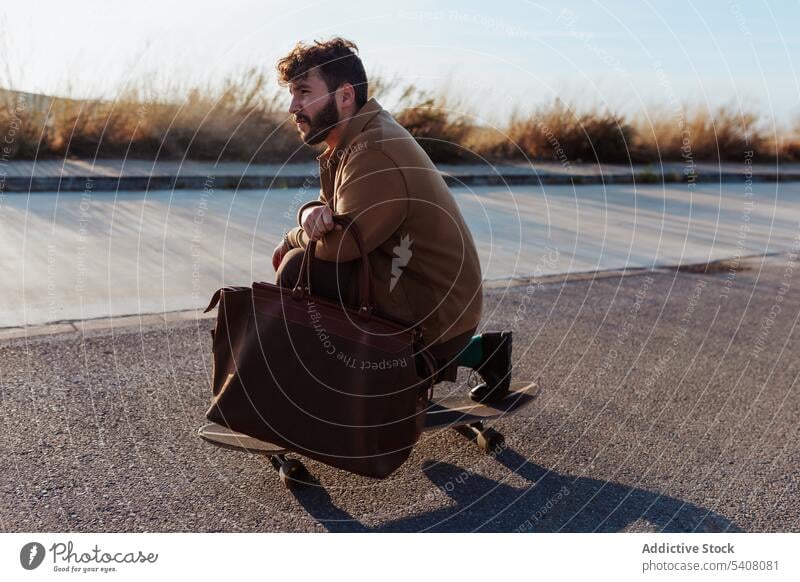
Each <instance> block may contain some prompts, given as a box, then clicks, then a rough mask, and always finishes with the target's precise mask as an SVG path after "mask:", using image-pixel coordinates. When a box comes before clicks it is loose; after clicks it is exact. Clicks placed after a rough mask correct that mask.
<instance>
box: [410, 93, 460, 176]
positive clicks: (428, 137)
mask: <svg viewBox="0 0 800 582" xmlns="http://www.w3.org/2000/svg"><path fill="white" fill-rule="evenodd" d="M400 105H401V107H402V109H400V110H399V111H398V112H397V113H396V114H395V118H396V119H397V121H398V122H399V123H400V124H401V125H402V126H403V127H405V128H406V129H407V130H408V131H409V133H410V134H411V135H413V136H414V138H415V139H416V140H417V142H418V143H419V144H420V146H422V149H424V150H425V151H426V152H427V153H428V155H429V156H430V157H431V159H432V160H433V161H434V162H445V163H446V162H459V161H467V160H471V156H470V154H469V151H468V150H467V149H466V148H465V143H466V142H467V137H468V135H469V134H470V132H471V131H472V129H473V124H472V122H471V120H470V118H469V117H468V116H467V115H466V114H465V113H464V112H463V111H464V109H463V107H462V106H461V105H460V103H459V102H458V101H457V100H456V99H453V98H452V96H450V95H449V94H448V93H445V92H439V93H435V94H434V93H431V92H428V91H423V90H418V89H416V88H414V86H413V85H409V86H408V87H406V89H405V91H404V92H403V94H402V95H401V97H400Z"/></svg>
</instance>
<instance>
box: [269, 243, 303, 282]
mask: <svg viewBox="0 0 800 582" xmlns="http://www.w3.org/2000/svg"><path fill="white" fill-rule="evenodd" d="M304 252H305V250H304V249H301V248H296V249H289V250H288V251H287V252H286V254H285V255H283V258H282V259H281V264H280V265H278V270H277V271H276V272H275V284H276V285H279V286H281V287H294V286H295V285H297V278H298V277H299V276H300V264H301V263H302V262H303V253H304Z"/></svg>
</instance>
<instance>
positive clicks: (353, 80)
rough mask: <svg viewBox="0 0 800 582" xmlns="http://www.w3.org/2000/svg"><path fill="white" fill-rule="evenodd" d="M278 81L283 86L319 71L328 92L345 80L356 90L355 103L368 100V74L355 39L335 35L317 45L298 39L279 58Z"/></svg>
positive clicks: (362, 103) (359, 104)
mask: <svg viewBox="0 0 800 582" xmlns="http://www.w3.org/2000/svg"><path fill="white" fill-rule="evenodd" d="M277 69H278V82H279V83H280V84H281V85H288V84H289V83H291V82H293V81H296V80H299V79H302V78H303V77H305V76H306V75H307V74H308V73H309V72H310V71H312V70H316V71H317V73H318V74H319V76H320V77H322V80H323V81H325V85H326V86H327V87H328V91H330V92H331V93H333V92H334V91H336V89H338V88H339V87H341V86H342V85H343V84H344V83H350V84H351V85H352V86H353V89H355V93H356V104H357V105H358V106H359V107H361V106H362V105H364V103H366V102H367V74H366V72H364V65H363V63H362V62H361V59H360V58H359V57H358V47H357V46H356V44H355V43H354V42H352V41H349V40H345V39H343V38H340V37H338V36H337V37H335V38H332V39H330V40H327V41H324V42H321V41H318V40H317V41H314V44H310V45H309V44H305V43H303V42H298V43H297V44H296V45H295V47H294V48H293V49H292V52H290V53H289V54H288V55H286V56H285V57H283V58H282V59H281V60H279V61H278V64H277Z"/></svg>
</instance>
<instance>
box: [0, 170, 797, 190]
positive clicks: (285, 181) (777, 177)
mask: <svg viewBox="0 0 800 582" xmlns="http://www.w3.org/2000/svg"><path fill="white" fill-rule="evenodd" d="M442 176H443V177H444V179H445V182H447V184H448V185H449V186H505V185H508V186H531V185H533V186H535V185H539V184H542V185H592V184H595V185H596V184H662V183H663V184H677V183H685V182H686V176H685V175H684V174H683V173H681V172H664V173H663V174H662V173H653V172H650V171H636V172H621V173H620V172H614V173H603V174H599V173H598V174H585V173H584V174H580V173H572V174H569V173H567V174H560V173H548V172H529V173H528V172H526V173H519V172H512V173H503V172H498V173H494V174H475V173H463V174H462V173H459V172H445V171H443V172H442ZM213 177H214V187H215V188H219V189H240V190H264V189H272V188H275V189H283V188H300V187H306V188H309V187H312V186H314V187H315V186H317V185H318V183H319V182H318V181H317V180H312V179H310V178H309V176H308V175H307V174H303V175H247V174H244V175H241V174H239V175H236V174H231V175H226V174H214V176H213ZM748 178H750V179H751V180H753V181H755V182H794V181H800V172H786V173H779V172H754V173H753V174H752V175H751V176H748ZM744 179H745V175H744V174H743V173H741V172H711V171H707V172H703V171H700V172H698V173H696V174H695V177H694V181H695V182H702V183H722V182H741V181H743V180H744ZM207 181H208V176H196V175H187V176H166V175H152V176H93V175H85V176H75V175H71V176H37V177H24V176H9V177H6V178H5V180H4V182H3V188H2V190H4V191H6V192H83V191H85V190H87V189H90V190H92V191H117V190H143V191H147V190H202V189H203V188H204V186H206V185H207Z"/></svg>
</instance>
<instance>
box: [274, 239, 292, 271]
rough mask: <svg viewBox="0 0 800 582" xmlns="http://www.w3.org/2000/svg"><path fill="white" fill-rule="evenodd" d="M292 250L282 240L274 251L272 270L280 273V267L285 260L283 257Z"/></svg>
mask: <svg viewBox="0 0 800 582" xmlns="http://www.w3.org/2000/svg"><path fill="white" fill-rule="evenodd" d="M290 250H291V247H289V245H287V244H286V241H284V240H281V242H280V244H279V245H278V246H277V247H275V250H274V251H272V268H273V269H275V272H276V273H277V272H278V267H280V266H281V261H282V260H283V255H285V254H286V253H288V252H289V251H290Z"/></svg>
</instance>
